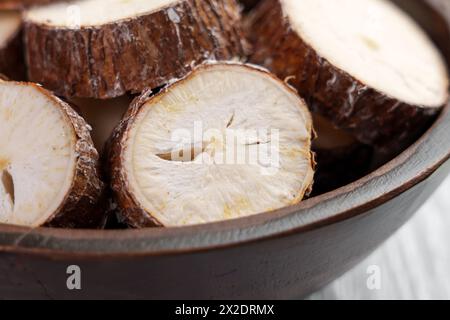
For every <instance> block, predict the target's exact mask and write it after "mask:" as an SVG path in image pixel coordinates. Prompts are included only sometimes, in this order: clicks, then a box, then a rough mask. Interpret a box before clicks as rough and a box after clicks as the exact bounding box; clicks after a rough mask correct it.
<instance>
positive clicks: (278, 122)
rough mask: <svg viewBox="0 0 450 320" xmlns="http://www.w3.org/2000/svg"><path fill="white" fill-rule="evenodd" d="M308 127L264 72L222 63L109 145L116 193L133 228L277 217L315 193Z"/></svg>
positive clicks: (145, 101) (287, 91)
mask: <svg viewBox="0 0 450 320" xmlns="http://www.w3.org/2000/svg"><path fill="white" fill-rule="evenodd" d="M312 132H313V129H312V119H311V115H310V113H309V110H308V108H307V106H306V104H305V103H304V101H303V100H302V99H301V98H299V96H298V95H297V93H296V92H295V90H294V89H292V88H291V87H289V86H287V85H286V84H285V83H284V82H282V81H280V80H278V79H277V78H276V77H275V76H273V75H271V74H270V73H268V72H267V71H265V70H263V69H259V68H256V67H254V66H249V65H244V64H229V63H216V64H206V65H203V66H200V67H198V68H196V69H195V70H194V71H193V72H192V73H191V74H189V75H188V76H187V77H185V78H184V79H182V80H180V81H178V82H175V83H173V84H171V85H169V86H168V87H167V88H165V89H164V90H162V91H161V92H160V93H158V94H157V95H154V96H152V95H149V94H148V93H147V94H144V95H143V96H142V97H141V98H139V99H137V100H136V101H135V102H134V103H133V105H132V107H131V109H130V110H129V111H128V113H127V115H126V116H125V118H124V120H123V121H122V123H121V124H120V125H119V126H118V128H117V130H116V132H115V134H114V137H113V139H112V143H111V149H110V157H109V158H110V168H111V174H112V179H111V185H112V189H113V190H114V193H115V196H116V199H117V202H118V204H119V207H120V208H121V211H122V213H121V215H122V216H123V217H124V220H125V221H126V222H127V223H128V224H129V225H131V226H133V227H137V228H141V227H152V226H164V227H178V226H186V225H193V224H202V223H209V222H217V221H222V220H228V219H234V218H239V217H245V216H250V215H254V214H259V213H263V212H268V211H272V210H276V209H279V208H282V207H285V206H289V205H294V204H297V203H298V202H300V201H301V200H302V199H303V198H304V196H305V194H307V193H309V191H310V190H311V186H312V183H313V175H314V159H313V156H312V153H311V139H312V135H313V134H312Z"/></svg>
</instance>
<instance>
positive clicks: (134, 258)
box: [0, 0, 450, 299]
mask: <svg viewBox="0 0 450 320" xmlns="http://www.w3.org/2000/svg"><path fill="white" fill-rule="evenodd" d="M396 2H398V3H399V4H400V5H402V6H403V7H405V8H406V10H408V11H409V12H410V13H411V14H412V15H413V16H414V17H416V18H417V20H418V21H419V22H420V23H421V24H422V25H423V26H424V27H425V28H426V30H427V31H428V32H429V33H430V35H431V36H432V37H433V39H434V40H435V41H436V43H437V44H438V45H439V46H440V48H441V49H442V52H443V53H444V55H445V57H446V58H447V61H448V63H449V65H450V28H449V22H450V3H449V2H448V1H447V0H427V1H421V0H414V1H412V0H396ZM449 135H450V105H448V106H447V107H446V109H445V111H444V112H443V113H442V114H441V116H440V117H439V119H438V120H437V122H436V123H435V124H434V125H433V127H432V128H431V129H430V130H429V131H428V132H427V133H426V134H425V135H424V136H423V137H422V138H421V139H420V140H419V141H418V142H417V143H415V144H414V145H413V146H411V147H410V148H409V149H408V150H406V151H405V152H404V153H402V154H401V155H400V156H399V157H397V158H396V159H395V160H393V161H391V162H390V163H388V164H387V165H385V166H384V167H382V168H380V169H378V170H377V171H376V172H373V173H372V174H370V175H369V176H367V177H365V178H363V179H361V180H359V181H357V182H355V183H353V184H351V185H349V186H346V187H344V188H341V189H339V190H336V191H334V192H331V193H328V194H325V195H322V196H319V197H317V198H313V199H309V200H307V201H305V202H303V203H301V204H300V205H297V206H293V207H288V208H285V209H282V210H279V211H277V212H275V213H274V214H262V215H259V216H254V217H250V218H245V219H241V220H235V221H229V222H223V223H216V224H210V225H204V226H195V227H186V228H179V229H149V230H116V231H76V230H51V229H36V230H32V229H26V228H18V227H12V226H0V298H158V299H161V298H162V299H165V298H180V299H197V298H235V299H241V298H258V299H260V298H301V297H305V296H306V295H308V294H309V293H312V292H313V291H314V290H316V289H319V288H320V287H322V286H324V285H326V284H327V283H329V282H330V281H332V280H334V279H336V278H337V277H339V276H341V275H342V274H343V273H345V272H346V271H348V270H349V269H351V268H352V267H354V266H355V265H356V264H357V263H359V262H361V261H362V260H363V259H364V258H365V257H367V256H368V255H369V254H370V253H371V252H372V251H373V250H374V249H376V248H377V247H378V246H379V245H380V244H381V243H382V242H383V241H385V240H386V239H388V238H389V237H390V236H391V235H392V234H393V233H394V232H395V231H397V230H398V229H399V228H400V227H401V226H402V225H403V224H404V223H405V222H407V221H408V220H409V219H410V218H411V216H412V215H413V214H414V213H415V212H416V211H417V210H418V208H419V207H420V206H421V205H422V204H423V203H424V202H425V201H426V200H427V199H428V198H429V197H430V195H431V194H432V193H433V192H434V191H435V190H436V188H437V187H438V186H439V184H440V183H441V182H442V181H443V180H444V178H446V177H447V175H448V174H449V172H450V161H448V160H449V158H450V139H449ZM71 265H77V266H79V267H80V268H81V286H82V290H81V291H80V290H73V291H70V290H68V288H67V285H66V284H67V278H68V276H69V275H68V274H67V273H66V272H67V268H68V267H69V266H71ZM361 285H364V284H361Z"/></svg>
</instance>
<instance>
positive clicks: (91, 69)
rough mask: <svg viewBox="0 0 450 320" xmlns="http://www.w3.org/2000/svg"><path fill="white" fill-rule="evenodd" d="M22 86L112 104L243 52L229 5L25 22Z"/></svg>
mask: <svg viewBox="0 0 450 320" xmlns="http://www.w3.org/2000/svg"><path fill="white" fill-rule="evenodd" d="M25 43H26V60H27V64H28V75H29V78H30V80H32V81H35V82H39V83H42V84H43V85H44V86H45V87H47V88H49V89H51V90H53V91H55V92H56V93H57V94H59V95H62V96H65V97H72V96H76V97H90V98H101V99H107V98H114V97H118V96H121V95H123V94H125V93H126V92H132V93H140V92H142V91H143V90H144V89H146V88H157V87H160V86H162V85H165V84H167V83H169V82H171V81H173V79H177V78H182V77H183V76H185V75H186V74H187V73H189V72H190V71H191V70H192V69H193V68H194V67H195V66H196V65H199V64H201V63H203V62H205V61H207V60H231V59H235V58H237V59H239V58H243V57H245V56H246V54H247V53H248V48H247V43H246V41H245V40H244V37H243V32H242V29H241V14H240V7H239V5H238V4H237V3H236V2H235V0H184V1H178V2H176V3H175V4H173V5H171V6H169V7H165V8H162V9H161V10H158V11H156V12H154V13H151V14H147V15H143V16H139V17H135V18H132V19H127V20H124V21H120V22H116V23H110V24H106V25H103V26H99V27H81V28H80V29H66V28H53V27H50V26H46V25H39V24H34V23H33V22H31V21H25Z"/></svg>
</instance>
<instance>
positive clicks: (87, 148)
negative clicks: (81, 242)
mask: <svg viewBox="0 0 450 320" xmlns="http://www.w3.org/2000/svg"><path fill="white" fill-rule="evenodd" d="M26 85H30V86H34V87H35V88H36V89H37V90H40V91H41V92H42V93H43V94H45V95H47V96H48V97H49V98H50V99H52V100H56V101H57V103H58V105H59V106H60V107H61V109H62V110H63V111H64V113H65V114H66V115H67V119H68V121H69V122H70V123H71V124H72V126H73V128H74V131H75V135H76V146H75V152H76V153H77V155H78V158H77V160H76V161H77V163H76V167H75V168H76V169H75V173H74V180H73V183H72V187H71V189H70V190H69V192H68V194H67V197H66V199H65V200H64V201H63V203H62V204H61V206H60V207H59V209H58V210H57V211H56V212H55V214H54V215H53V216H51V217H50V218H49V219H48V220H47V222H46V223H45V224H44V226H45V227H54V228H71V229H75V228H101V227H103V226H104V223H105V220H106V217H105V210H103V208H101V207H102V205H101V200H102V199H103V197H104V194H105V193H104V190H105V188H104V184H103V182H102V181H101V180H100V174H99V168H98V165H99V161H98V159H99V155H98V152H97V150H95V148H94V144H93V142H92V139H91V135H90V129H89V126H88V125H87V124H86V122H85V121H84V120H83V118H81V117H80V116H79V115H78V114H77V113H76V112H75V110H73V109H72V108H71V107H70V105H69V104H67V103H65V102H63V101H62V100H60V99H59V98H56V97H55V96H54V95H53V94H52V93H50V92H49V91H47V90H45V89H43V88H42V87H40V86H38V85H36V84H32V83H29V84H26Z"/></svg>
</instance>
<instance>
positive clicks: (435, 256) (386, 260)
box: [311, 178, 450, 300]
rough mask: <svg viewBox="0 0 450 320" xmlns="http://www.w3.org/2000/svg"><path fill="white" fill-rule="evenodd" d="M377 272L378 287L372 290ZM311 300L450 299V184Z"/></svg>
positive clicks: (442, 187)
mask: <svg viewBox="0 0 450 320" xmlns="http://www.w3.org/2000/svg"><path fill="white" fill-rule="evenodd" d="M373 272H376V273H377V275H379V279H380V282H379V283H378V284H379V287H378V286H376V287H378V288H373V286H372V287H371V289H369V286H368V284H367V283H368V280H369V282H370V283H372V284H373V283H374V282H373V278H371V277H372V276H373V275H374V273H373ZM311 299H389V300H391V299H450V178H449V179H447V181H446V182H444V184H443V185H442V186H441V187H440V189H439V190H438V191H437V192H436V194H435V195H434V196H433V197H432V198H431V199H430V200H429V201H428V202H427V203H425V204H424V206H423V208H422V209H421V210H420V211H419V212H418V213H417V215H416V216H415V217H414V218H413V219H412V220H411V221H410V222H409V223H408V224H407V225H405V226H404V227H403V228H402V229H401V230H400V231H399V232H398V233H397V234H395V235H394V236H393V237H392V238H391V239H389V240H388V241H387V242H386V243H384V244H383V245H382V246H381V247H380V248H379V249H378V250H377V251H376V252H375V253H374V254H372V255H371V256H370V257H369V258H368V259H366V260H365V261H364V262H363V263H361V264H360V265H359V266H358V267H356V268H355V269H354V270H352V271H350V272H349V273H347V274H346V275H345V276H343V277H342V278H341V279H339V280H337V281H335V282H334V283H332V284H331V285H329V286H328V287H326V288H325V289H323V290H322V291H320V292H318V293H316V294H314V295H312V297H311Z"/></svg>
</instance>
